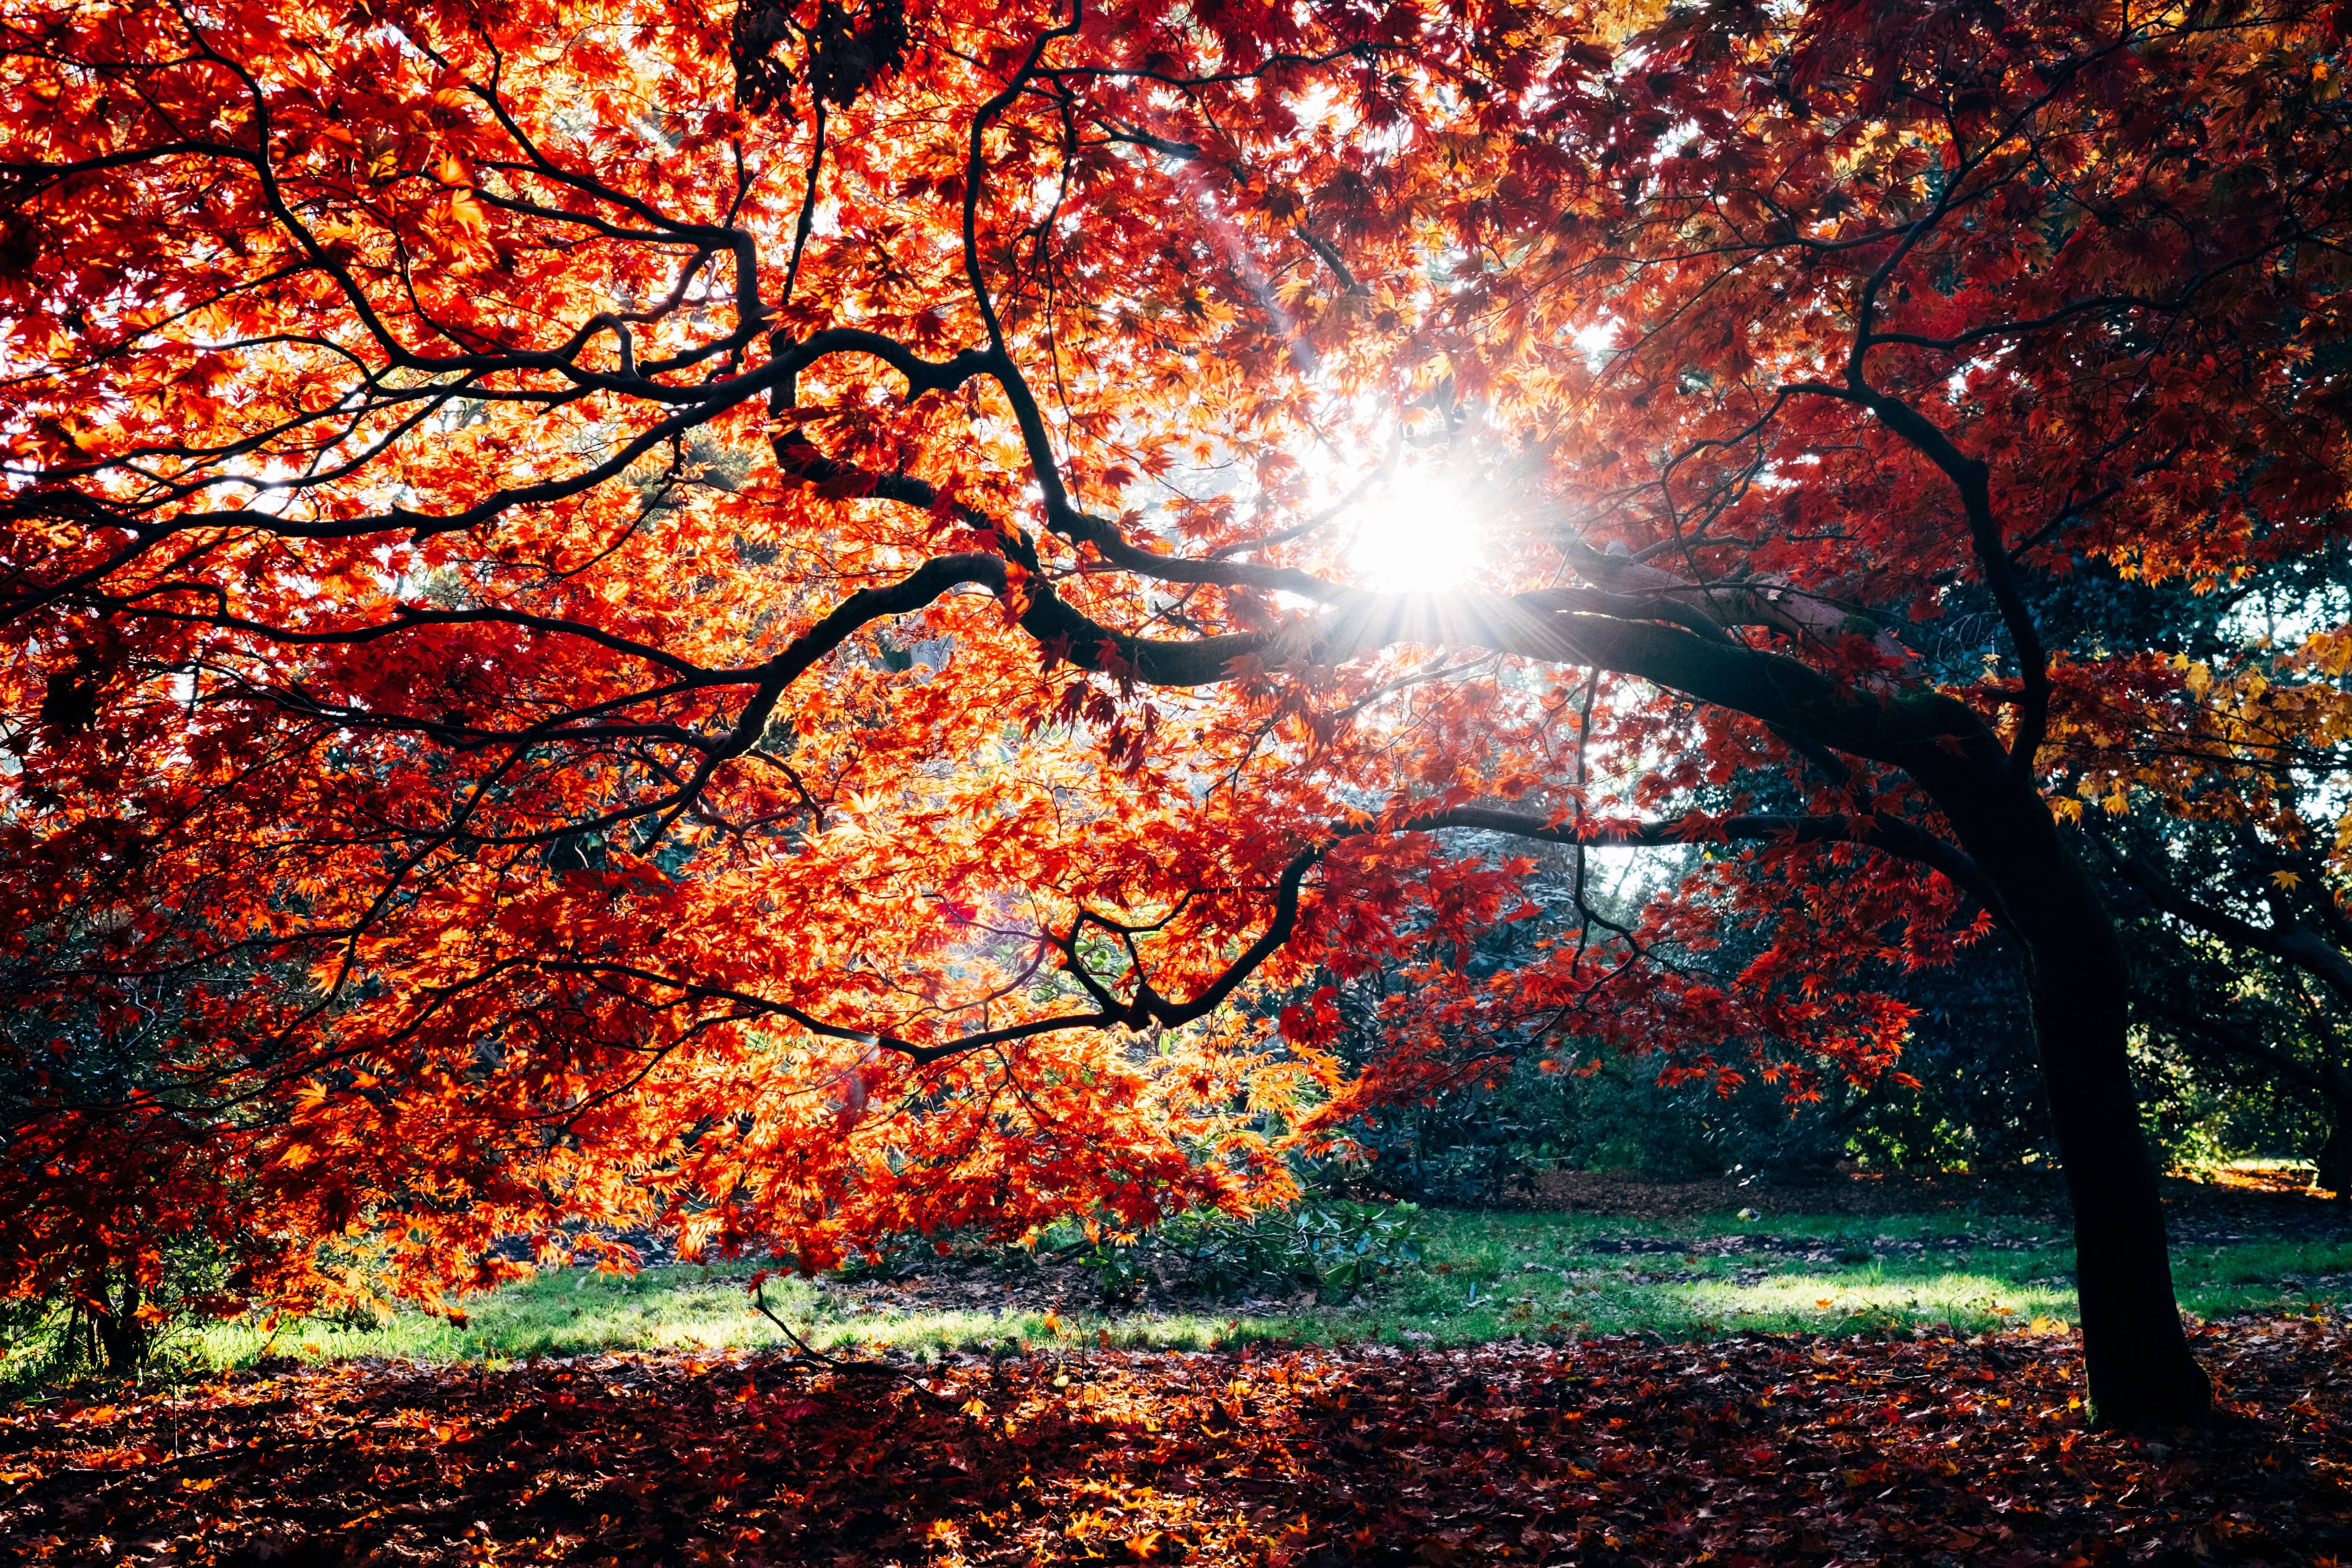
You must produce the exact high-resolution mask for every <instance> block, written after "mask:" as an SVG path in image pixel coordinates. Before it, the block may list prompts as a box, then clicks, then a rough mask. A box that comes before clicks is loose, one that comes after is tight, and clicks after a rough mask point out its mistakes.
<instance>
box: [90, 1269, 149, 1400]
mask: <svg viewBox="0 0 2352 1568" xmlns="http://www.w3.org/2000/svg"><path fill="white" fill-rule="evenodd" d="M139 1307H140V1300H139V1282H138V1280H137V1279H124V1280H123V1282H122V1288H121V1293H120V1295H119V1296H118V1295H116V1294H115V1293H112V1292H110V1290H109V1289H108V1288H107V1278H106V1275H105V1274H104V1273H100V1275H99V1276H98V1277H97V1279H96V1281H95V1283H94V1285H93V1287H92V1289H90V1291H89V1299H88V1300H85V1301H84V1302H83V1303H82V1312H83V1315H84V1316H85V1317H87V1318H88V1319H89V1332H90V1338H91V1339H93V1340H94V1341H96V1342H97V1343H96V1345H95V1347H94V1348H95V1349H96V1350H97V1351H98V1352H99V1355H97V1356H93V1357H92V1358H91V1359H92V1360H98V1359H100V1358H101V1357H102V1358H103V1360H104V1361H105V1363H106V1370H107V1371H108V1372H110V1373H117V1374H118V1375H121V1376H124V1377H128V1376H130V1375H131V1373H135V1372H137V1371H138V1370H139V1367H140V1363H142V1362H144V1361H145V1360H146V1359H147V1326H146V1325H145V1324H144V1323H142V1322H141V1321H139Z"/></svg>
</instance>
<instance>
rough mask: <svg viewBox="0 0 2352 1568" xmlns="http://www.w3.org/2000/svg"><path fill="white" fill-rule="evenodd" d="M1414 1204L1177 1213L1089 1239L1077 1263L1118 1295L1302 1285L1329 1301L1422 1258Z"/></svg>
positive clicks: (1245, 1291) (1287, 1290)
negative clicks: (1136, 1231) (1120, 1236)
mask: <svg viewBox="0 0 2352 1568" xmlns="http://www.w3.org/2000/svg"><path fill="white" fill-rule="evenodd" d="M1418 1213H1419V1211H1418V1210H1417V1209H1416V1208H1415V1207H1414V1206H1413V1205H1411V1204H1398V1205H1392V1206H1390V1207H1385V1208H1372V1207H1369V1206H1367V1205H1352V1204H1350V1205H1338V1204H1303V1205H1297V1206H1296V1207H1293V1208H1290V1209H1261V1210H1259V1211H1258V1212H1256V1213H1255V1214H1250V1215H1227V1214H1221V1213H1218V1212H1216V1211H1214V1210H1210V1211H1205V1212H1202V1213H1197V1214H1187V1215H1174V1216H1171V1218H1169V1219H1166V1220H1163V1221H1162V1222H1160V1224H1159V1225H1157V1226H1153V1227H1152V1228H1151V1229H1150V1230H1149V1231H1147V1232H1145V1233H1144V1234H1143V1235H1141V1236H1139V1237H1134V1238H1133V1239H1131V1240H1127V1241H1119V1240H1117V1239H1110V1240H1106V1241H1102V1242H1097V1243H1095V1244H1093V1245H1091V1246H1090V1247H1088V1248H1087V1250H1086V1251H1085V1252H1084V1253H1083V1254H1081V1255H1080V1258H1079V1261H1080V1262H1081V1264H1082V1265H1083V1266H1084V1267H1085V1268H1087V1270H1088V1271H1089V1272H1090V1273H1092V1274H1093V1275H1094V1277H1095V1279H1097V1282H1098V1283H1099V1284H1100V1285H1101V1287H1102V1290H1103V1294H1104V1296H1105V1297H1106V1298H1107V1299H1108V1300H1113V1301H1124V1300H1133V1299H1135V1298H1136V1297H1138V1296H1139V1295H1140V1294H1142V1293H1143V1291H1144V1290H1145V1289H1147V1288H1148V1287H1157V1288H1158V1289H1160V1290H1163V1291H1171V1292H1181V1293H1183V1294H1187V1295H1191V1294H1198V1295H1202V1296H1206V1297H1208V1298H1209V1299H1211V1300H1241V1299H1243V1298H1244V1297H1250V1296H1289V1295H1291V1294H1293V1293H1294V1292H1296V1291H1297V1290H1298V1289H1299V1288H1300V1287H1301V1286H1304V1287H1306V1288H1307V1289H1309V1290H1311V1291H1313V1292H1315V1293H1317V1294H1318V1295H1319V1296H1320V1297H1322V1298H1324V1299H1325V1300H1343V1299H1345V1298H1347V1297H1349V1296H1351V1295H1354V1294H1356V1293H1357V1292H1359V1291H1361V1290H1365V1289H1370V1288H1371V1287H1372V1286H1374V1285H1376V1284H1378V1283H1379V1282H1380V1281H1381V1280H1382V1279H1386V1278H1387V1277H1388V1276H1389V1275H1391V1274H1392V1273H1394V1272H1395V1271H1396V1270H1398V1269H1399V1268H1407V1267H1410V1266H1411V1265H1412V1264H1414V1263H1417V1262H1419V1261H1420V1260H1421V1240H1420V1236H1419V1232H1418V1226H1417V1224H1416V1220H1417V1216H1418Z"/></svg>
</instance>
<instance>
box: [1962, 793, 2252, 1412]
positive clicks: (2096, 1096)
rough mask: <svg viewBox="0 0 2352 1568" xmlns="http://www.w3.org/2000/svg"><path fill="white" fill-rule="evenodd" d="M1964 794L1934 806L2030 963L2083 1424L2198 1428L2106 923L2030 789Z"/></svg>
mask: <svg viewBox="0 0 2352 1568" xmlns="http://www.w3.org/2000/svg"><path fill="white" fill-rule="evenodd" d="M1937 793H1938V795H1939V796H1942V795H1946V792H1944V791H1938V792H1937ZM1967 793H1968V794H1969V795H1973V796H1974V797H1975V798H1973V799H1959V800H1953V799H1948V798H1947V799H1945V800H1944V802H1943V804H1945V805H1946V806H1947V811H1948V815H1951V816H1953V818H1954V823H1955V826H1957V827H1958V829H1959V831H1960V836H1961V838H1962V840H1963V842H1964V843H1965V844H1966V846H1967V847H1968V848H1969V852H1970V854H1971V855H1972V857H1973V858H1975V860H1976V861H1977V864H1978V866H1979V868H1981V869H1982V870H1983V871H1984V872H1985V874H1986V877H1987V879H1989V880H1990V882H1991V883H1992V884H1993V885H1994V887H1995V888H1996V889H1998V890H1999V892H2000V899H2001V902H2002V905H2003V910H2002V912H2003V913H2004V914H2005V915H2006V916H2007V917H2008V920H2009V921H2010V923H2011V926H2012V927H2013V929H2014V930H2015V931H2016V932H2017V934H2018V936H2019V938H2020V941H2021V945H2022V946H2023V947H2024V949H2025V953H2026V966H2027V981H2028V985H2029V992H2030V996H2031V1000H2032V1016H2033V1033H2034V1042H2035V1045H2036V1047H2037V1048H2038V1049H2039V1051H2040V1054H2041V1058H2042V1083H2043V1085H2044V1088H2045V1090H2046V1092H2047V1093H2048V1094H2049V1097H2050V1115H2051V1121H2052V1122H2053V1126H2054V1127H2055V1130H2056V1132H2057V1136H2058V1148H2059V1153H2060V1157H2061V1158H2062V1159H2063V1162H2064V1164H2065V1175H2066V1189H2067V1194H2068V1196H2069V1197H2070V1198H2071V1199H2072V1200H2073V1202H2074V1257H2075V1265H2074V1268H2075V1289H2076V1291H2077V1294H2078V1296H2079V1298H2080V1301H2081V1309H2082V1318H2083V1359H2084V1373H2085V1376H2086V1379H2087V1381H2088V1384H2089V1389H2088V1404H2089V1406H2090V1412H2091V1419H2092V1421H2093V1422H2094V1424H2095V1425H2097V1426H2172V1425H2179V1424H2184V1423H2193V1422H2200V1421H2203V1420H2205V1419H2207V1418H2208V1417H2209V1416H2210V1415H2211V1413H2212V1408H2213V1389H2212V1384H2211V1383H2210V1380H2209V1379H2208V1378H2207V1377H2206V1375H2205V1372H2204V1369H2203V1368H2201V1367H2200V1366H2199V1365H2198V1364H2197V1362H2196V1359H2195V1358H2194V1357H2193V1356H2191V1355H2190V1354H2189V1340H2188V1335H2187V1334H2186V1333H2185V1332H2184V1331H2183V1329H2182V1327H2181V1321H2180V1310H2179V1306H2178V1304H2177V1303H2176V1301H2175V1300H2174V1296H2173V1289H2172V1259H2171V1255H2170V1252H2169V1250H2168V1247H2167V1242H2166V1236H2165V1221H2164V1204H2163V1199H2162V1195H2161V1194H2160V1193H2159V1191H2158V1186H2157V1170H2156V1166H2155V1163H2154V1162H2153V1161H2152V1160H2151V1159H2150V1158H2149V1156H2148V1152H2147V1142H2146V1140H2145V1139H2144V1138H2143V1137H2142V1135H2141V1132H2140V1121H2139V1099H2138V1095H2137V1092H2136V1091H2135V1090H2134V1089H2133V1087H2132V1079H2131V1065H2130V1060H2129V1058H2128V1056H2127V1054H2126V1031H2127V1028H2128V1012H2129V1007H2128V1000H2129V986H2128V979H2127V975H2128V971H2127V968H2126V964H2125V962H2124V954H2123V948H2122V944H2121V943H2120V942H2119V941H2118V940H2117V937H2116V927H2115V921H2114V920H2113V919H2112V918H2111V917H2110V915H2109V914H2108V912H2107V909H2106V905H2105V900H2102V899H2101V898H2100V897H2099V892H2098V889H2097V888H2096V887H2095V885H2094V884H2093V882H2092V880H2091V879H2090V877H2089V875H2088V873H2087V872H2086V871H2085V870H2084V868H2083V865H2082V862H2081V861H2080V860H2079V859H2078V858H2076V857H2075V855H2074V851H2073V849H2072V847H2070V846H2069V845H2068V844H2067V842H2066V840H2065V838H2064V837H2063V835H2062V834H2061V833H2060V832H2059V830H2058V826H2057V823H2056V822H2055V821H2054V820H2053V818H2052V816H2051V815H2050V811H2049V808H2048V806H2047V805H2044V804H2043V802H2042V799H2041V797H2040V796H2039V795H2038V794H2037V793H2035V792H2034V791H2033V790H2032V788H2031V787H2030V786H2028V785H2018V784H2009V783H2007V782H2003V783H2000V784H1995V783H1992V782H1991V781H1987V780H1980V781H1979V788H1978V790H1976V791H1969V792H1967Z"/></svg>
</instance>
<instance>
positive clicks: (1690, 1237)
mask: <svg viewBox="0 0 2352 1568" xmlns="http://www.w3.org/2000/svg"><path fill="white" fill-rule="evenodd" d="M1421 1247H1422V1253H1423V1258H1422V1261H1421V1262H1420V1263H1419V1264H1418V1265H1415V1266H1412V1267H1409V1268H1404V1269H1402V1270H1400V1271H1399V1272H1398V1273H1396V1274H1395V1275H1393V1276H1392V1277H1391V1278H1390V1279H1387V1280H1385V1281H1384V1282H1382V1284H1381V1286H1380V1287H1379V1288H1378V1289H1375V1290H1373V1291H1371V1292H1370V1293H1369V1294H1368V1295H1366V1296H1362V1297H1358V1298H1356V1299H1354V1300H1350V1301H1349V1302H1347V1303H1344V1304H1337V1305H1331V1306H1318V1307H1314V1308H1308V1309H1294V1308H1287V1307H1273V1306H1268V1305H1264V1304H1260V1303H1255V1302H1250V1303H1244V1304H1241V1305H1234V1306H1230V1307H1221V1306H1218V1305H1215V1304H1204V1305H1202V1306H1201V1307H1199V1309H1198V1310H1125V1311H1119V1310H1104V1311H1089V1312H1083V1313H1079V1312H1073V1313H1071V1314H1069V1315H1066V1316H1055V1315H1049V1314H1048V1313H1047V1312H1046V1311H1045V1310H1040V1309H1034V1308H1024V1307H1020V1306H1011V1307H1006V1308H1002V1309H990V1308H982V1307H974V1308H971V1309H968V1310H920V1311H895V1310H857V1308H856V1304H855V1303H854V1302H852V1301H848V1300H845V1299H844V1298H845V1296H846V1295H849V1294H852V1293H851V1292H841V1291H835V1292H826V1291H823V1290H820V1289H817V1288H816V1287H815V1286H814V1285H812V1284H811V1283H809V1282H807V1281H803V1280H792V1279H786V1280H771V1281H770V1282H769V1284H768V1286H767V1300H768V1303H769V1305H770V1307H771V1308H772V1310H774V1311H775V1312H776V1313H777V1315H778V1316H780V1317H782V1318H783V1319H784V1320H785V1321H787V1322H789V1323H792V1324H793V1325H794V1327H795V1329H796V1330H797V1331H799V1332H801V1333H802V1334H803V1336H804V1337H805V1338H806V1339H807V1340H808V1342H810V1343H812V1344H814V1345H815V1346H817V1347H818V1348H820V1349H835V1348H847V1347H854V1346H865V1347H868V1348H875V1349H879V1348H883V1347H896V1348H897V1349H898V1351H900V1352H905V1353H909V1354H913V1355H916V1356H919V1357H924V1358H929V1357H930V1356H933V1355H935V1354H937V1353H938V1352H941V1351H945V1350H950V1349H953V1350H959V1351H964V1352H975V1351H977V1352H1004V1351H1009V1350H1013V1349H1018V1348H1024V1347H1032V1348H1034V1347H1046V1346H1051V1345H1054V1344H1057V1343H1058V1344H1065V1345H1071V1346H1074V1347H1075V1346H1078V1345H1099V1344H1103V1343H1111V1344H1118V1345H1125V1346H1158V1347H1164V1348H1171V1349H1205V1348H1211V1347H1213V1346H1218V1345H1231V1344H1239V1343H1245V1342H1264V1341H1269V1340H1272V1341H1285V1340H1289V1341H1334V1340H1363V1339H1373V1338H1377V1339H1380V1340H1383V1341H1388V1342H1398V1341H1405V1342H1419V1343H1433V1344H1453V1343H1463V1342H1475V1341H1481V1340H1489V1339H1495V1338H1498V1337H1506V1336H1509V1335H1513V1334H1527V1335H1530V1336H1534V1335H1560V1334H1570V1333H1572V1334H1576V1335H1579V1336H1587V1335H1592V1334H1607V1333H1626V1332H1638V1331H1648V1332H1652V1333H1655V1334H1658V1335H1660V1336H1663V1337H1664V1338H1667V1339H1685V1338H1704V1337H1707V1336H1710V1335H1714V1334H1717V1333H1732V1332H1741V1331H1764V1332H1855V1331H1884V1330H1892V1329H1901V1328H1914V1329H1916V1328H1925V1327H1928V1326H1935V1327H1937V1328H1939V1329H1944V1330H1945V1331H1953V1332H1963V1333H1977V1332H1982V1331H1998V1330H2001V1329H2007V1328H2020V1327H2027V1326H2032V1327H2038V1328H2042V1329H2044V1330H2047V1329H2051V1328H2055V1327H2063V1326H2070V1325H2071V1324H2072V1323H2073V1322H2074V1317H2075V1303H2074V1285H2073V1268H2074V1249H2073V1248H2072V1247H2068V1246H2064V1245H2061V1244H2059V1243H2058V1242H2056V1241H2055V1240H2053V1238H2052V1237H2048V1236H2046V1235H2044V1234H2042V1232H2041V1231H2039V1230H2038V1229H2037V1228H2035V1227H2034V1226H2032V1224H2031V1223H2030V1222H2025V1221H2018V1220H2007V1219H2002V1218H2000V1217H1997V1216H1978V1217H1974V1218H1968V1219H1963V1218H1961V1217H1960V1216H1957V1215H1932V1216H1930V1215H1919V1216H1908V1217H1881V1218H1865V1219H1855V1218H1845V1217H1820V1218H1808V1217H1805V1216H1793V1217H1779V1218H1773V1219H1769V1220H1760V1221H1741V1220H1739V1219H1737V1218H1735V1217H1733V1216H1731V1215H1720V1216H1710V1217H1706V1218H1701V1219H1696V1220H1691V1221H1686V1222H1679V1223H1676V1222H1643V1221H1633V1220H1623V1219H1609V1218H1599V1217H1593V1216H1587V1215H1559V1214H1474V1213H1463V1212H1450V1211H1443V1210H1427V1211H1424V1212H1423V1215H1422V1220H1421ZM2173 1267H2174V1277H2175V1280H2176V1282H2177V1285H2178V1287H2179V1293H2180V1300H2181V1305H2182V1306H2183V1307H2184V1308H2185V1309H2186V1310H2189V1311H2190V1312H2192V1313H2194V1314H2196V1315H2198V1316H2200V1317H2206V1318H2211V1317H2221V1316H2224V1315H2227V1314H2230V1313H2234V1312H2242V1311H2265V1312H2275V1311H2282V1310H2286V1311H2292V1310H2305V1309H2308V1308H2310V1307H2313V1306H2324V1307H2330V1308H2335V1307H2340V1306H2342V1305H2343V1304H2344V1303H2345V1302H2347V1300H2352V1241H2308V1240H2296V1241H2252V1240H2250V1241H2246V1242H2241V1243H2233V1244H2231V1245H2229V1246H2226V1247H2213V1246H2200V1247H2182V1248H2179V1249H2177V1250H2176V1252H2175V1254H2174V1265H2173ZM1027 1272H1028V1267H1027V1265H1026V1264H1025V1263H1024V1262H1021V1261H1018V1260H1016V1261H1014V1262H1013V1263H1011V1264H1009V1265H1008V1266H1007V1273H1006V1278H1007V1279H1013V1280H1016V1281H1017V1280H1019V1279H1021V1278H1022V1277H1023V1276H1024V1275H1025V1274H1026V1273H1027ZM746 1278H747V1274H746V1272H745V1271H743V1270H730V1269H723V1268H700V1267H696V1266H690V1265H688V1266H677V1267H670V1268H649V1269H646V1270H645V1271H643V1272H641V1273H638V1274H636V1275H634V1276H629V1275H614V1274H600V1273H597V1272H595V1271H593V1270H589V1269H567V1270H562V1271H558V1272H552V1273H549V1274H544V1275H541V1276H540V1277H538V1278H536V1279H531V1280H528V1281H526V1282H524V1283H522V1284H520V1285H517V1286H513V1287H510V1288H509V1289H505V1290H502V1291H499V1292H498V1293H496V1294H494V1295H491V1296H488V1297H485V1298H482V1299H480V1300H478V1301H476V1302H474V1303H471V1312H470V1319H469V1321H467V1322H466V1323H465V1324H463V1325H457V1324H452V1323H450V1322H447V1321H443V1320H440V1319H436V1318H430V1317H426V1316H425V1315H423V1314H421V1313H411V1312H402V1313H400V1314H398V1315H396V1316H394V1317H393V1318H392V1319H390V1320H388V1321H382V1322H374V1321H362V1322H349V1321H346V1322H330V1321H320V1320H312V1321H300V1322H293V1323H288V1324H283V1325H281V1326H280V1327H279V1328H278V1330H277V1331H274V1332H268V1333H265V1332H263V1331H261V1330H259V1329H258V1328H257V1327H254V1326H250V1325H247V1324H236V1323H232V1324H223V1325H216V1326H214V1327H211V1328H209V1329H207V1330H205V1331H203V1332H202V1333H201V1334H200V1335H198V1336H196V1337H195V1338H194V1340H192V1341H190V1342H184V1343H183V1345H182V1346H181V1347H180V1348H181V1349H182V1351H183V1352H184V1354H185V1356H186V1359H188V1360H190V1361H193V1362H194V1363H196V1364H197V1365H199V1366H203V1367H208V1368H223V1367H233V1366H238V1365H244V1364H248V1363H252V1362H254V1361H256V1360H257V1359H260V1358H261V1357H263V1356H265V1355H279V1356H291V1357H294V1358H296V1359H298V1360H332V1359H341V1358H347V1357H362V1356H376V1357H386V1358H394V1359H402V1360H415V1361H425V1362H458V1361H466V1362H477V1361H478V1362H488V1363H493V1364H496V1363H500V1362H503V1361H509V1360H516V1359H521V1358H524V1357H528V1356H533V1355H542V1356H567V1355H577V1354H584V1353H590V1352H601V1351H614V1350H685V1351H691V1350H696V1349H720V1348H730V1347H750V1346H758V1345H769V1344H780V1343H782V1342H784V1336H783V1335H782V1333H781V1332H780V1331H778V1330H777V1329H776V1327H775V1326H774V1325H773V1324H772V1323H771V1322H769V1321H767V1320H766V1319H765V1318H763V1317H761V1316H760V1315H759V1314H758V1313H757V1312H755V1311H754V1310H752V1309H751V1305H750V1302H749V1300H748V1298H747V1296H746V1294H745V1291H744V1279H746ZM877 1293H878V1292H877Z"/></svg>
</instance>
